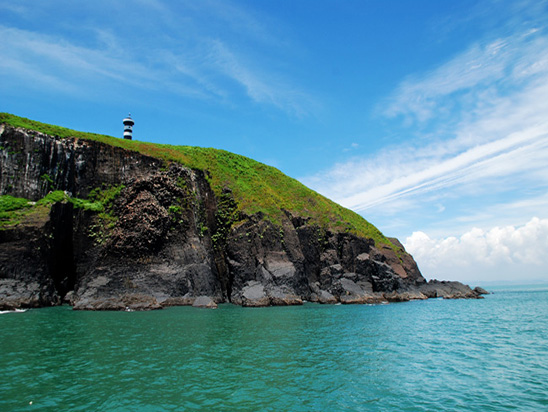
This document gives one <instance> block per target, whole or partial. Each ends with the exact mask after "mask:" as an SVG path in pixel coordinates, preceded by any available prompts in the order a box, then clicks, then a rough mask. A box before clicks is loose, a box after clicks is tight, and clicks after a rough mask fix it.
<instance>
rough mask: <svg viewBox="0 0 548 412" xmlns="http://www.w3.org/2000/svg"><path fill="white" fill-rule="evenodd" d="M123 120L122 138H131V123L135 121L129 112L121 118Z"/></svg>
mask: <svg viewBox="0 0 548 412" xmlns="http://www.w3.org/2000/svg"><path fill="white" fill-rule="evenodd" d="M123 122H124V139H128V140H131V138H132V137H133V136H132V133H133V125H134V124H135V122H134V121H133V119H132V118H131V113H130V114H128V116H127V117H126V118H125V119H124V120H123Z"/></svg>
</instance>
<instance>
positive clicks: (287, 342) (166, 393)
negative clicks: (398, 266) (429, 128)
mask: <svg viewBox="0 0 548 412" xmlns="http://www.w3.org/2000/svg"><path fill="white" fill-rule="evenodd" d="M492 290H494V291H495V293H494V294H492V295H489V296H487V297H486V298H485V299H483V300H440V299H434V300H432V299H431V300H427V301H420V302H407V303H398V304H390V305H377V306H362V305H356V306H344V305H338V306H327V305H325V306H323V305H319V304H305V305H304V306H300V307H273V308H256V309H252V308H240V307H236V306H232V305H221V306H220V307H219V309H217V310H207V309H195V308H191V307H174V308H169V309H165V310H161V311H154V312H78V311H72V310H71V308H70V307H67V306H65V307H55V308H46V309H35V310H28V311H26V312H24V313H3V314H1V315H0V410H1V411H505V410H518V411H542V410H548V287H546V286H545V287H541V286H534V287H520V288H516V287H506V288H496V289H494V288H493V289H492Z"/></svg>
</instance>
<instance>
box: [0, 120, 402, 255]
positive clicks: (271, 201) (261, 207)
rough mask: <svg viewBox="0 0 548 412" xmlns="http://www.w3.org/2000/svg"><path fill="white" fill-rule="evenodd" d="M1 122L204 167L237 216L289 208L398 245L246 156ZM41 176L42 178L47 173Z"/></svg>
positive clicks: (278, 214) (271, 215) (90, 204)
mask: <svg viewBox="0 0 548 412" xmlns="http://www.w3.org/2000/svg"><path fill="white" fill-rule="evenodd" d="M0 123H6V124H9V125H12V126H14V127H22V128H25V129H29V130H35V131H38V132H41V133H45V134H48V135H53V136H58V137H60V138H74V139H85V140H93V141H99V142H102V143H105V144H108V145H111V146H116V147H121V148H124V149H127V150H132V151H136V152H139V153H141V154H144V155H148V156H151V157H155V158H159V159H162V160H164V161H165V162H167V163H169V162H177V163H180V164H182V165H184V166H186V167H189V168H192V169H200V170H207V171H208V180H209V183H210V184H211V187H212V189H213V191H214V192H215V194H216V195H217V196H218V198H219V199H223V191H224V190H225V189H227V188H228V189H230V191H231V192H232V196H233V198H234V200H235V203H236V205H237V208H238V211H239V212H241V214H239V215H240V216H245V215H253V214H257V213H261V214H262V216H263V217H264V218H266V219H268V220H270V221H272V222H274V223H280V222H281V219H282V218H283V215H284V213H286V212H288V213H290V214H291V215H294V216H299V217H301V218H304V219H307V220H308V221H309V223H311V224H316V225H318V226H320V227H322V228H325V229H329V230H332V231H334V232H350V233H353V234H355V235H358V236H362V237H367V238H371V239H373V240H374V241H375V243H377V244H379V243H380V244H385V245H389V246H390V247H391V248H393V249H394V250H397V248H396V247H395V246H394V245H393V244H392V242H390V241H389V240H388V239H387V238H386V237H385V236H384V235H383V234H382V233H381V232H380V231H379V230H378V229H377V228H376V227H375V226H373V225H372V224H370V223H369V222H368V221H367V220H365V219H364V218H363V217H361V216H360V215H358V214H357V213H354V212H352V211H351V210H348V209H346V208H344V207H342V206H340V205H338V204H336V203H334V202H332V201H330V200H329V199H327V198H326V197H324V196H322V195H320V194H318V193H316V192H315V191H313V190H311V189H309V188H307V187H306V186H304V185H303V184H301V183H300V182H298V181H297V180H295V179H293V178H290V177H288V176H286V175H284V174H283V173H282V172H281V171H279V170H278V169H276V168H274V167H271V166H267V165H265V164H262V163H260V162H257V161H255V160H252V159H250V158H247V157H245V156H241V155H237V154H234V153H230V152H227V151H225V150H219V149H213V148H202V147H192V146H172V145H165V144H153V143H147V142H140V141H135V140H124V139H120V138H115V137H111V136H106V135H100V134H94V133H85V132H79V131H75V130H71V129H67V128H64V127H59V126H54V125H49V124H45V123H41V122H37V121H34V120H29V119H26V118H23V117H19V116H15V115H11V114H8V113H0ZM44 179H46V180H47V178H46V177H44ZM71 201H72V202H73V203H74V204H75V206H76V207H84V208H91V209H93V208H98V209H97V211H99V209H100V207H101V206H100V203H101V202H99V203H96V202H97V201H94V200H93V199H88V200H87V201H82V200H79V199H73V200H71ZM229 213H230V214H231V216H230V219H232V220H233V219H235V218H236V217H237V216H238V214H234V211H232V210H231V211H230V212H229ZM221 226H222V225H221ZM219 235H220V236H222V234H219Z"/></svg>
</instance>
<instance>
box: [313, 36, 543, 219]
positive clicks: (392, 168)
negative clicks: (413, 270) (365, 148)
mask: <svg viewBox="0 0 548 412" xmlns="http://www.w3.org/2000/svg"><path fill="white" fill-rule="evenodd" d="M547 95H548V37H547V36H546V35H544V34H543V33H542V32H541V31H539V30H537V31H531V30H527V31H526V32H525V33H524V34H521V35H515V36H508V37H506V38H501V39H499V40H497V41H495V42H491V43H489V44H488V45H486V46H484V47H481V46H478V45H474V46H472V47H471V48H470V49H468V50H467V51H465V52H463V53H462V54H460V55H458V56H456V57H455V58H453V59H451V60H450V61H448V62H446V63H445V64H443V65H441V66H440V67H439V68H438V69H436V70H434V71H432V72H430V73H428V74H426V75H422V76H420V77H416V78H414V79H407V80H405V81H404V82H403V83H402V85H401V86H400V87H399V88H398V89H397V90H396V92H395V93H394V94H393V95H392V96H391V98H390V99H389V100H388V101H387V103H386V110H385V111H384V113H385V115H387V116H396V115H403V116H404V117H406V118H407V119H408V120H409V119H410V120H409V121H410V122H412V123H417V122H419V123H420V122H422V123H425V124H426V126H424V129H419V130H424V132H423V134H422V136H421V135H419V138H418V139H416V140H415V141H413V142H409V143H406V144H402V145H400V146H397V147H391V148H388V149H384V150H382V151H381V152H378V153H375V154H373V155H370V156H367V157H365V158H353V159H351V160H349V161H348V162H346V163H341V164H338V165H335V166H334V167H333V168H331V169H329V170H327V171H325V172H323V173H320V174H318V175H315V176H311V177H308V178H304V179H303V180H304V181H305V183H307V184H309V185H311V186H312V187H314V188H315V189H316V190H318V191H320V192H322V193H323V194H325V195H327V196H329V197H331V198H334V199H335V200H337V201H338V202H340V203H341V204H343V205H344V206H347V207H350V208H352V209H354V210H356V211H359V212H367V213H368V214H370V213H374V212H375V211H379V210H381V209H383V210H385V209H389V210H390V212H389V213H397V212H400V211H402V210H408V209H409V208H412V207H413V206H418V204H419V203H421V202H424V201H426V200H427V201H429V202H437V203H439V199H440V198H442V197H447V196H449V197H451V198H453V199H456V198H462V197H463V196H464V197H465V196H469V195H474V196H480V195H481V191H482V190H483V191H484V192H485V191H488V192H489V193H491V194H492V193H496V192H498V193H504V192H507V191H509V190H511V189H515V188H516V186H523V185H530V187H531V188H539V187H540V188H548V171H547V170H548V167H547V165H546V161H545V159H547V158H548V119H547V117H546V113H548V99H546V96H547ZM451 119H453V120H451ZM455 119H456V120H455ZM408 124H410V123H408ZM448 125H449V126H450V127H451V128H452V131H451V130H448V128H449V127H448ZM503 179H504V180H503ZM478 188H479V189H478ZM478 192H480V194H479V195H478ZM394 205H395V206H394ZM398 205H401V207H398ZM437 209H438V210H439V207H437Z"/></svg>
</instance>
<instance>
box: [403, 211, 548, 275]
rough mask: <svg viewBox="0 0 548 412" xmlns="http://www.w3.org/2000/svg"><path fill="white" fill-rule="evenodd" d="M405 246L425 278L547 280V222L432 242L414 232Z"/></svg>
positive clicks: (490, 230) (472, 233) (430, 239)
mask: <svg viewBox="0 0 548 412" xmlns="http://www.w3.org/2000/svg"><path fill="white" fill-rule="evenodd" d="M404 246H405V248H406V250H407V251H408V252H409V253H411V254H412V255H413V257H414V258H415V260H416V261H417V263H418V264H419V267H420V268H421V270H422V272H423V274H424V275H425V276H426V277H428V278H441V279H457V280H462V281H465V282H473V281H477V280H480V279H481V280H482V281H502V280H509V279H520V278H521V279H522V280H524V281H526V280H540V279H544V280H548V271H547V270H546V268H547V267H548V253H546V251H548V219H539V218H536V217H535V218H533V219H531V220H530V221H529V222H528V223H527V224H525V225H523V226H520V227H514V226H505V227H498V226H497V227H494V228H491V229H489V230H487V231H486V230H482V229H479V228H473V229H471V230H470V231H468V232H466V233H464V234H462V235H461V236H460V237H454V236H449V237H445V238H439V239H432V238H430V236H428V235H427V234H426V233H424V232H413V234H412V235H411V236H409V237H408V238H407V239H406V241H405V243H404Z"/></svg>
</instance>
